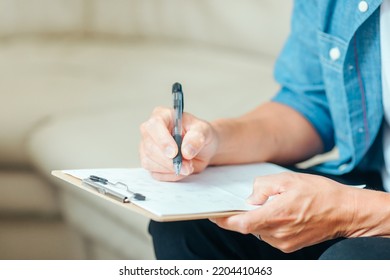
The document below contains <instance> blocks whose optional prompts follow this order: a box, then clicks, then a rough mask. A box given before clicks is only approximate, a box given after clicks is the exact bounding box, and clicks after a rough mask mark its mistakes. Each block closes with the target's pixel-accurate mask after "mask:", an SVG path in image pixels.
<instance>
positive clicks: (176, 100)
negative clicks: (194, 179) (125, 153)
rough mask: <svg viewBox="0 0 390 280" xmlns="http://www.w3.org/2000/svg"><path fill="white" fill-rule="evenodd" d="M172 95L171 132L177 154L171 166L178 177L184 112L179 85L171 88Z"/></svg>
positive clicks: (180, 163) (180, 162)
mask: <svg viewBox="0 0 390 280" xmlns="http://www.w3.org/2000/svg"><path fill="white" fill-rule="evenodd" d="M172 94H173V109H174V111H175V112H174V113H175V118H174V122H175V123H174V126H173V131H172V136H173V138H174V139H175V141H176V144H177V148H178V153H177V155H176V156H175V157H174V158H173V166H174V168H175V173H176V175H177V176H178V175H179V174H180V170H181V165H182V160H183V159H182V155H181V142H182V136H181V134H182V118H183V110H184V97H183V91H182V88H181V84H179V83H174V84H173V86H172Z"/></svg>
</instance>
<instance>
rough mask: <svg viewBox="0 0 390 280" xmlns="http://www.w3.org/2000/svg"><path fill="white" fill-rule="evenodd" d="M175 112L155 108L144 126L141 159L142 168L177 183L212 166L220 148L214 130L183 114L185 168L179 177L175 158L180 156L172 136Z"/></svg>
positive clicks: (156, 176) (159, 177)
mask: <svg viewBox="0 0 390 280" xmlns="http://www.w3.org/2000/svg"><path fill="white" fill-rule="evenodd" d="M172 127H173V111H172V110H171V109H168V108H162V107H158V108H156V109H155V110H154V111H153V113H152V115H151V116H150V118H149V120H147V121H146V122H144V123H143V124H142V125H141V127H140V130H141V137H142V139H141V144H140V149H139V151H140V158H141V164H142V167H144V168H145V169H147V170H149V171H150V172H151V174H152V176H153V177H154V178H155V179H157V180H161V181H178V180H181V179H183V178H184V177H186V176H188V175H190V174H192V173H197V172H201V171H202V170H203V169H205V168H206V167H207V165H208V164H209V163H210V160H211V158H212V157H213V156H214V154H215V153H216V150H217V146H218V139H217V136H216V133H215V131H214V129H213V127H212V126H211V125H210V124H209V123H208V122H205V121H202V120H200V119H198V118H196V117H194V116H193V115H191V114H188V113H184V114H183V142H182V149H181V152H182V156H183V165H182V168H181V173H180V175H179V176H176V174H175V172H174V167H173V163H172V159H173V158H174V157H175V156H176V154H177V153H178V147H177V145H176V142H175V140H174V139H173V137H172V132H171V131H172Z"/></svg>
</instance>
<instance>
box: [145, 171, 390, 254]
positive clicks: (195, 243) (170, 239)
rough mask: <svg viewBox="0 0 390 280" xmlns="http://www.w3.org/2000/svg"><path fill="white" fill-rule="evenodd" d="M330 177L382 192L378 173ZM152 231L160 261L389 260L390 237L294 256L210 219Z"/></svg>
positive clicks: (341, 242) (155, 225)
mask: <svg viewBox="0 0 390 280" xmlns="http://www.w3.org/2000/svg"><path fill="white" fill-rule="evenodd" d="M327 177H330V176H327ZM331 178H332V179H334V180H337V181H339V182H342V183H345V184H351V185H352V184H366V185H367V187H368V188H372V189H376V190H378V191H381V190H382V187H381V186H382V182H381V179H380V176H379V174H377V173H364V174H362V173H359V172H353V173H350V174H347V175H344V176H339V177H331ZM362 207H364V206H362ZM149 232H150V234H151V235H152V237H153V244H154V249H155V253H156V257H157V259H170V260H174V259H176V260H177V259H181V260H189V259H203V260H209V259H210V260H211V259H237V260H238V259H242V260H253V259H266V260H286V259H287V260H288V259H292V260H313V259H334V260H340V259H348V260H352V259H360V260H362V259H376V260H378V259H390V238H380V237H364V238H349V239H344V238H339V239H334V240H328V241H326V242H322V243H319V244H316V245H313V246H309V247H306V248H303V249H301V250H298V251H295V252H293V253H283V252H282V251H280V250H278V249H276V248H274V247H272V246H271V245H269V244H267V243H265V242H264V241H260V240H258V239H257V238H256V237H255V236H253V235H251V234H248V235H244V234H240V233H237V232H233V231H228V230H224V229H221V228H219V227H218V226H217V225H215V224H214V223H212V222H210V221H209V220H195V221H183V222H164V223H159V222H154V221H151V222H150V224H149Z"/></svg>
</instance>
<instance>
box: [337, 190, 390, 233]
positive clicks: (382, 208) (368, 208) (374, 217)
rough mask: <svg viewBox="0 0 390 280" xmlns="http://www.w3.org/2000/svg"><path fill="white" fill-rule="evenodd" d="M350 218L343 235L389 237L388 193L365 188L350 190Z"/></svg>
mask: <svg viewBox="0 0 390 280" xmlns="http://www.w3.org/2000/svg"><path fill="white" fill-rule="evenodd" d="M351 195H352V197H353V199H352V201H353V202H352V203H353V204H352V205H350V211H351V213H350V217H351V218H350V219H349V222H348V223H347V224H346V225H347V227H346V229H345V233H344V235H343V236H344V237H369V236H386V237H390V195H389V194H388V193H385V192H380V191H373V190H367V189H354V190H352V191H351Z"/></svg>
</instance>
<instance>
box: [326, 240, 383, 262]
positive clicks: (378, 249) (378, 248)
mask: <svg viewBox="0 0 390 280" xmlns="http://www.w3.org/2000/svg"><path fill="white" fill-rule="evenodd" d="M389 258H390V239H387V238H380V237H362V238H349V239H344V240H342V241H340V242H337V243H335V244H334V245H332V246H331V247H329V248H328V249H327V250H326V251H325V252H324V253H323V254H322V255H321V256H320V259H321V260H374V259H389Z"/></svg>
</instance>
